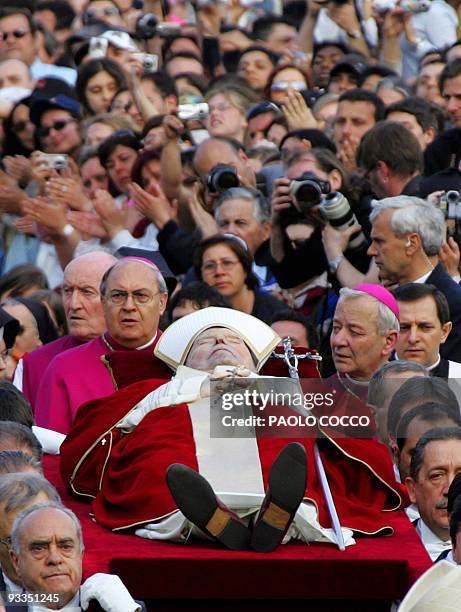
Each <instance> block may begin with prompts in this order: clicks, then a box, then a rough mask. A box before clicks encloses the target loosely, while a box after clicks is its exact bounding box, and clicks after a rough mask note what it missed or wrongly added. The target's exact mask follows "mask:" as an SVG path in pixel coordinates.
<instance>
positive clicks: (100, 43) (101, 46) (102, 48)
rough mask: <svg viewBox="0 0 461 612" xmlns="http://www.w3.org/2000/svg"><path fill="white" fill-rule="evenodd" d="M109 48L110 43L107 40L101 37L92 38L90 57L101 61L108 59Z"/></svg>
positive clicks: (89, 50)
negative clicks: (102, 58)
mask: <svg viewBox="0 0 461 612" xmlns="http://www.w3.org/2000/svg"><path fill="white" fill-rule="evenodd" d="M108 46H109V41H108V40H107V39H106V38H101V37H100V36H92V37H91V38H90V46H89V49H88V55H89V56H90V57H91V58H92V59H100V58H101V57H106V53H107V47H108Z"/></svg>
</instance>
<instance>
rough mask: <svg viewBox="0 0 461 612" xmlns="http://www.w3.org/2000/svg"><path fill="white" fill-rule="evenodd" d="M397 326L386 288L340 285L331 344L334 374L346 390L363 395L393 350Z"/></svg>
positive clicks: (396, 311)
mask: <svg viewBox="0 0 461 612" xmlns="http://www.w3.org/2000/svg"><path fill="white" fill-rule="evenodd" d="M399 328H400V326H399V309H398V306H397V302H396V301H395V298H394V297H393V296H392V294H391V293H390V292H389V291H387V289H385V288H384V287H380V286H379V285H372V284H363V285H357V286H356V287H355V288H354V289H348V288H343V289H341V291H340V293H339V300H338V303H337V305H336V310H335V313H334V316H333V330H332V333H331V338H330V344H331V351H332V356H333V361H334V364H335V367H336V374H335V375H334V377H335V378H336V379H337V380H338V381H339V383H340V384H341V385H342V386H343V387H344V388H345V389H346V390H348V391H349V392H350V393H352V394H354V393H355V394H357V395H358V396H359V397H362V396H363V394H364V392H366V389H367V386H368V382H369V380H370V378H371V377H372V375H373V374H374V372H375V371H376V370H378V369H379V368H380V367H381V366H382V365H384V364H385V363H386V361H387V360H388V359H389V357H390V355H391V353H392V351H393V350H394V347H395V344H396V342H397V337H398V334H399Z"/></svg>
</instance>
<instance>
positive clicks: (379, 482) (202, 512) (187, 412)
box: [61, 308, 400, 551]
mask: <svg viewBox="0 0 461 612" xmlns="http://www.w3.org/2000/svg"><path fill="white" fill-rule="evenodd" d="M279 340H280V338H279V337H278V336H277V335H276V334H275V332H274V331H273V330H271V329H270V328H269V327H268V326H266V325H265V324H264V323H263V322H261V321H259V320H257V319H255V318H254V317H251V316H250V315H247V314H245V313H242V312H238V311H234V310H232V309H222V308H205V309H203V310H200V311H197V312H195V313H192V314H190V315H187V316H185V317H182V318H181V319H179V320H178V321H176V322H175V323H173V324H172V325H171V326H170V327H169V328H168V329H167V330H166V331H165V332H164V334H163V335H162V337H161V339H160V341H159V343H158V344H157V346H156V349H155V354H156V355H157V356H158V357H159V358H160V359H162V360H163V361H164V362H166V363H168V364H169V365H170V366H171V367H172V368H174V369H175V370H176V375H175V377H174V378H173V379H172V380H171V381H170V382H169V383H166V384H163V385H160V386H159V381H152V380H151V381H144V382H142V383H136V384H134V385H131V386H130V387H128V388H127V389H122V390H121V391H119V392H117V393H116V394H114V395H113V396H112V397H110V398H104V400H100V401H99V402H96V403H95V402H93V403H92V404H88V405H87V406H84V407H82V408H81V409H80V411H79V413H78V415H77V418H76V421H75V423H74V426H73V429H72V431H71V433H70V434H69V436H68V437H67V439H66V441H65V443H64V445H63V446H62V447H61V473H62V477H63V479H64V481H65V482H69V478H70V477H71V476H72V488H73V491H74V493H77V494H79V493H84V492H86V494H90V495H95V497H96V498H95V500H94V502H93V511H94V514H95V517H96V520H97V521H98V522H99V523H101V524H102V525H104V526H106V527H109V528H111V529H127V528H133V527H138V531H137V534H138V535H140V536H143V537H148V538H152V539H178V538H179V539H180V538H181V537H182V535H183V534H184V533H185V532H188V527H187V524H186V522H185V518H184V515H185V516H187V517H188V518H189V519H191V520H192V522H193V523H194V524H196V525H198V526H199V527H200V529H201V530H202V531H205V532H206V533H207V534H209V535H210V534H211V535H212V536H213V537H214V538H215V539H217V540H219V541H220V542H222V543H223V544H225V545H226V546H228V547H230V548H245V547H246V546H248V542H251V545H252V547H253V548H255V549H256V550H261V551H263V550H264V551H267V550H271V549H272V548H274V547H275V546H276V545H277V544H278V543H280V541H281V539H282V537H283V534H284V532H285V530H286V529H287V528H288V526H289V524H290V522H291V520H292V519H293V516H294V515H295V518H294V521H295V523H294V529H295V531H294V533H296V534H298V535H299V537H301V538H302V539H309V538H314V539H315V538H316V537H317V538H320V539H322V541H327V540H329V541H332V539H331V538H330V537H329V536H328V535H327V534H326V532H325V531H324V529H323V528H322V526H326V525H329V524H330V522H329V518H328V510H327V506H326V503H325V498H324V496H323V494H322V486H321V483H320V481H319V477H318V472H317V471H316V469H315V459H314V454H313V453H314V450H313V447H314V443H315V440H314V439H312V438H310V439H309V438H304V439H303V446H304V449H305V451H306V453H307V456H308V461H307V482H308V488H307V490H308V493H307V496H308V497H309V499H311V500H315V506H316V509H315V511H314V507H313V506H312V505H310V504H309V503H306V504H304V503H303V504H301V506H300V507H299V509H298V512H297V513H296V506H297V503H298V501H299V498H298V493H299V483H300V482H301V480H302V472H303V470H302V469H300V466H302V464H303V458H302V457H303V453H302V451H301V450H300V448H299V446H298V445H295V446H294V447H292V446H291V445H288V446H287V443H288V442H289V440H287V439H283V438H274V437H273V438H264V437H258V439H257V440H256V438H255V437H245V438H244V437H231V436H229V437H220V438H215V437H212V435H211V430H210V402H212V401H213V395H215V394H213V392H212V389H213V385H211V388H210V380H214V379H217V380H218V381H219V380H220V379H222V378H223V377H224V378H226V377H228V376H230V377H231V381H233V382H232V384H234V383H235V385H236V389H239V388H242V385H246V384H247V383H249V382H250V381H249V380H247V381H246V382H245V379H249V378H255V377H256V375H255V374H254V372H255V371H257V370H259V369H260V368H261V367H262V365H263V364H264V363H265V361H266V360H267V359H268V357H269V356H270V354H271V352H272V350H273V348H274V347H275V346H276V345H277V343H278V342H279ZM232 377H234V378H232ZM218 384H219V383H218ZM152 389H153V390H152ZM151 390H152V391H151ZM148 391H151V392H150V393H148V394H147V395H146V393H147V392H148ZM220 393H221V394H222V391H221V392H220ZM90 407H91V431H90V429H89V428H88V423H89V421H88V417H89V414H90V413H89V412H88V409H89V408H90ZM216 410H218V409H216ZM212 414H216V413H215V412H213V413H212ZM218 414H219V413H218ZM121 432H123V433H124V434H125V435H122V436H121ZM95 440H99V441H101V444H98V445H97V446H96V445H95V444H94V442H95ZM109 440H112V446H111V445H110V444H107V442H108V441H109ZM335 442H336V443H337V444H331V446H330V442H329V438H325V439H324V440H323V441H322V451H321V452H322V457H323V460H324V465H325V470H326V473H327V477H328V478H329V479H330V486H331V487H332V489H333V490H334V492H335V502H336V504H337V505H338V506H339V507H340V510H339V514H340V516H341V520H342V523H343V525H344V526H347V527H349V528H351V529H359V530H360V531H362V530H363V531H364V532H367V533H378V532H381V530H382V529H383V527H384V524H383V522H382V518H383V514H382V512H381V510H382V509H383V508H384V507H387V508H388V509H392V508H395V507H398V505H399V503H400V502H399V500H396V498H395V496H394V495H395V492H396V487H395V479H394V476H393V471H392V465H391V463H390V458H389V454H388V451H387V449H385V447H384V446H382V445H379V444H377V443H376V442H375V441H373V440H356V439H341V440H336V441H335ZM338 445H339V446H338ZM109 446H111V448H112V449H113V452H112V451H111V449H109ZM90 447H91V449H93V451H94V452H92V451H91V450H90V452H88V450H89V449H90ZM338 447H339V449H340V450H339V453H338V454H337V455H336V456H335V459H334V461H333V462H332V463H329V453H330V452H333V453H336V450H334V449H338ZM346 449H347V450H346ZM153 452H154V453H155V460H154V459H153V455H152V453H153ZM94 453H95V454H94ZM279 453H280V454H279ZM343 453H344V454H343ZM277 455H279V457H278V459H277ZM359 455H360V456H361V461H359V462H358V463H356V464H355V467H354V469H353V470H352V469H351V465H352V464H350V463H349V460H350V457H358V456H359ZM94 460H96V462H97V463H98V464H99V465H101V466H102V465H104V466H105V467H104V472H105V473H104V478H103V486H102V490H100V491H98V484H97V483H98V482H100V480H99V479H100V478H101V477H102V472H100V471H99V470H95V469H94V465H95V463H94V462H93V461H94ZM100 460H101V461H100ZM90 463H91V466H90ZM173 463H180V464H182V466H181V467H175V468H171V469H170V470H169V468H170V466H171V465H172V464H173ZM333 463H334V465H335V469H336V472H335V473H334V470H333V469H332V466H333ZM354 463H355V462H354ZM370 464H373V467H371V468H369V466H370ZM184 466H187V467H188V468H192V470H194V471H197V472H199V474H200V476H201V477H203V478H205V479H206V480H207V481H208V482H209V485H208V484H207V483H206V482H203V480H202V479H201V478H200V477H198V476H195V475H194V474H191V471H190V469H187V468H186V467H184ZM287 466H288V471H290V469H292V470H293V474H294V473H295V472H296V473H297V475H296V476H294V478H293V482H292V484H291V485H290V486H289V487H288V486H287V487H285V486H283V485H284V483H285V484H286V483H287V482H288V481H289V480H290V478H288V477H287V474H286V469H285V468H287ZM338 466H340V467H339V469H337V468H338ZM76 468H77V469H76ZM271 468H272V469H271ZM274 470H275V471H274ZM357 470H358V471H357ZM167 471H168V485H169V490H168V488H167V485H166V482H165V474H166V472H167ZM269 473H270V475H269ZM300 474H301V475H300ZM376 474H380V475H381V476H380V478H378V479H376V480H375V476H376ZM267 479H269V482H270V487H269V489H270V490H269V492H268V496H269V497H266V502H268V503H263V506H262V510H261V514H260V517H259V519H260V520H259V521H258V520H257V527H258V528H257V530H256V534H257V540H258V542H255V540H254V538H253V536H250V535H248V534H247V537H245V536H244V535H242V534H241V533H240V536H239V537H238V538H236V539H237V542H236V541H235V540H234V539H233V538H231V539H230V540H229V539H228V538H227V535H226V534H227V530H226V527H227V526H229V529H230V530H231V531H232V530H233V529H234V528H235V529H236V530H238V531H239V532H241V525H240V523H239V526H237V525H236V522H238V521H237V519H235V517H234V518H233V519H230V518H229V517H230V516H231V515H230V514H229V511H228V510H227V509H224V510H223V511H224V514H225V516H223V515H222V514H221V513H220V512H218V513H217V514H216V510H217V508H218V506H219V507H220V508H222V506H221V505H220V503H219V502H218V501H217V499H216V496H215V493H214V491H216V492H217V493H216V495H219V497H220V499H221V500H222V501H223V502H224V503H228V504H229V505H230V507H231V508H234V509H237V508H240V509H242V507H243V506H245V507H246V508H247V509H250V510H251V511H257V510H258V508H259V506H260V504H261V502H262V501H263V499H264V482H266V481H267ZM279 479H280V481H279ZM272 480H276V481H278V482H279V484H277V483H274V486H272ZM122 483H123V484H122ZM365 483H367V484H365ZM383 483H386V485H385V486H384V488H383ZM279 485H282V486H279ZM210 486H211V487H212V488H211V489H210ZM368 486H370V487H371V489H368ZM292 487H293V488H294V492H293V488H292ZM397 487H398V486H397ZM184 490H185V493H181V491H184ZM213 490H214V491H213ZM370 490H372V491H373V493H372V495H371V496H370V497H368V494H367V493H365V491H370ZM172 495H173V497H174V498H175V500H176V503H175V502H174V501H173V499H172ZM285 495H286V498H285ZM193 500H196V502H197V507H196V508H194V507H193V506H194V502H193ZM359 500H360V501H359ZM394 502H397V503H396V504H394ZM271 503H272V505H271ZM356 503H359V504H360V507H361V511H360V512H359V513H358V514H356V516H355V518H354V516H353V513H351V511H352V510H353V508H354V506H355V504H356ZM242 504H243V505H242ZM389 504H390V505H389ZM268 507H271V513H269V515H267V508H268ZM178 508H180V509H181V510H182V513H179V512H177V509H178ZM378 508H379V510H378ZM377 510H378V512H377ZM197 512H198V514H197ZM312 512H313V513H314V514H313V515H312ZM317 512H318V515H317ZM295 513H296V514H295ZM213 516H214V517H215V519H216V520H213V521H211V517H213ZM317 516H318V518H317ZM164 519H165V520H164ZM261 519H262V522H263V523H268V524H269V527H268V531H269V534H270V537H268V538H267V539H266V538H264V537H262V538H261V540H262V542H261V541H260V540H259V536H260V535H261V530H260V523H261ZM210 521H211V523H210ZM221 521H222V522H221ZM274 523H276V524H277V525H278V528H276V531H275V533H274V530H273V527H274ZM359 523H360V524H361V525H360V526H359ZM220 524H222V527H223V529H222V531H221V530H220V529H219V525H220ZM255 537H256V536H255ZM325 537H326V538H327V540H325Z"/></svg>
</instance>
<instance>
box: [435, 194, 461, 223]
mask: <svg viewBox="0 0 461 612" xmlns="http://www.w3.org/2000/svg"><path fill="white" fill-rule="evenodd" d="M439 208H440V210H441V211H442V212H443V214H444V215H445V219H456V220H458V219H461V196H460V193H459V191H455V190H454V189H451V190H450V191H445V193H444V194H443V195H442V197H441V198H440V202H439Z"/></svg>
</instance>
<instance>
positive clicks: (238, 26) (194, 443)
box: [0, 0, 461, 612]
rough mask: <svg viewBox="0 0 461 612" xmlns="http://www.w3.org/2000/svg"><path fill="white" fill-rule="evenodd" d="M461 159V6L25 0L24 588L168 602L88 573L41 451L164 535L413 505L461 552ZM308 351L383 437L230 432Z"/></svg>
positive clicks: (407, 1) (113, 508) (4, 59)
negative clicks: (227, 425) (246, 388)
mask: <svg viewBox="0 0 461 612" xmlns="http://www.w3.org/2000/svg"><path fill="white" fill-rule="evenodd" d="M460 164H461V4H460V3H459V1H458V0H285V1H284V2H280V1H279V0H164V1H162V0H82V1H80V0H14V1H12V0H0V210H1V213H2V216H1V224H0V510H1V512H0V536H1V539H0V566H1V573H0V591H2V592H6V593H9V594H11V595H14V594H22V593H29V594H33V593H35V594H38V593H42V594H43V593H49V594H50V598H51V594H53V593H59V594H60V597H61V599H60V600H59V601H52V600H51V599H49V600H47V601H42V602H38V601H34V602H32V600H31V599H29V600H27V601H26V604H25V609H27V605H29V606H30V607H29V609H30V610H32V609H33V605H35V604H39V603H40V605H42V606H44V607H45V608H46V607H48V608H53V609H56V608H58V609H87V608H88V606H90V607H89V608H88V609H91V605H93V604H94V601H93V600H95V599H96V600H97V601H98V602H99V606H101V607H102V608H103V609H105V610H108V611H109V610H112V611H113V612H131V611H133V612H134V610H139V609H144V607H143V606H144V604H143V603H142V602H137V601H136V600H134V599H133V598H132V597H131V595H130V594H129V593H128V591H127V590H126V588H125V587H124V586H123V584H122V583H121V581H120V579H119V578H118V577H117V576H109V575H104V574H97V575H95V576H93V577H90V578H89V579H88V580H86V581H85V582H83V583H82V555H83V548H84V546H83V539H82V530H81V527H80V524H79V520H78V518H77V517H76V516H75V515H74V514H73V513H72V511H71V510H69V509H68V508H66V507H65V506H64V505H63V503H62V502H61V500H60V497H59V495H58V492H57V491H56V489H55V488H54V487H53V485H52V484H51V483H49V482H48V481H47V480H46V478H45V476H46V472H45V475H44V470H43V466H42V455H43V453H47V454H54V455H59V461H60V462H61V474H62V476H63V479H64V484H65V485H66V486H69V481H70V480H71V479H72V493H73V494H77V495H80V496H86V497H87V498H88V495H91V496H92V497H94V500H93V502H92V508H91V511H92V512H93V515H94V517H95V520H96V521H97V522H99V523H100V524H101V525H103V526H104V527H107V528H109V529H116V530H128V531H130V532H132V533H135V534H136V536H139V537H144V538H149V539H152V540H155V539H167V538H168V539H171V540H175V541H183V540H187V539H188V538H189V535H190V533H191V530H192V533H193V534H194V535H197V534H202V536H203V533H205V534H206V535H207V536H208V537H209V538H211V539H214V540H216V541H218V542H219V543H220V544H222V545H224V546H225V547H227V548H231V549H238V550H240V549H242V550H246V549H253V550H256V551H261V552H269V551H271V550H274V549H275V548H276V547H277V546H278V545H279V544H281V543H282V541H283V542H286V541H287V540H289V539H299V540H302V541H313V540H318V541H322V542H330V543H336V544H340V542H343V543H344V545H345V546H349V545H353V543H354V537H356V535H357V533H361V534H364V533H365V534H375V535H376V534H385V533H389V530H390V529H391V528H390V526H389V524H388V522H387V520H386V519H385V518H384V517H387V515H388V512H387V511H388V510H396V511H397V510H404V511H405V512H406V513H407V515H408V519H409V521H411V522H412V523H413V525H414V528H415V533H416V534H417V536H418V537H419V538H420V539H421V541H422V543H423V545H424V547H425V548H426V550H427V553H428V555H429V556H430V558H431V560H432V561H434V562H438V561H439V560H440V559H445V560H446V561H448V562H450V563H452V564H454V565H456V564H461V536H460V534H461V501H460V500H461V498H458V494H459V493H460V492H461V476H459V474H460V473H461V408H460V406H461V404H460V393H461V385H460V383H459V381H458V380H457V379H458V378H461V287H460V281H461V266H460V259H461V256H460V249H461V166H460ZM287 338H289V339H290V343H291V344H290V346H289V347H288V346H287V342H286V339H287ZM284 350H285V351H289V350H293V351H294V352H295V353H296V352H297V353H304V354H306V352H307V354H308V358H306V359H302V360H300V362H299V363H300V375H302V374H303V371H308V373H309V375H310V376H313V377H321V378H322V380H323V381H325V383H326V384H328V385H330V387H331V388H333V389H335V392H336V391H341V393H342V394H343V397H344V398H345V399H344V401H343V403H342V404H341V405H340V406H336V407H335V411H334V413H335V414H337V415H340V416H342V417H344V416H346V417H350V416H351V415H352V414H355V413H357V414H359V413H360V415H362V416H365V417H366V418H368V417H369V427H368V428H367V433H366V434H364V433H363V432H362V433H361V435H360V436H359V437H357V436H354V435H353V434H352V433H351V431H350V430H347V431H341V432H340V433H341V435H339V437H335V435H336V434H338V432H336V434H335V433H332V432H331V431H329V430H326V429H325V430H319V431H317V434H316V435H315V436H311V437H309V438H305V439H302V440H300V441H299V442H291V443H289V442H290V441H289V440H288V441H287V440H286V439H284V438H283V436H282V437H280V436H279V437H276V438H274V439H272V438H262V439H261V440H258V442H256V439H254V438H253V439H251V438H250V439H247V438H242V439H240V438H233V439H226V440H224V441H223V440H221V439H218V440H217V439H213V437H212V436H210V430H209V428H210V423H209V419H210V413H209V406H210V401H212V400H213V392H212V391H210V387H211V389H214V388H215V387H214V385H215V384H216V381H217V382H219V384H224V383H223V381H224V382H225V381H226V380H227V379H228V378H230V379H234V378H250V379H251V378H257V377H259V376H265V375H266V376H268V375H271V376H272V375H274V372H275V371H276V375H277V376H288V373H290V374H291V375H292V376H293V370H292V365H291V364H292V362H290V368H291V369H287V370H285V371H284V370H283V368H282V369H280V368H275V370H274V369H271V368H273V367H274V363H275V361H277V360H276V359H275V357H273V351H278V353H279V355H280V354H283V351H284ZM278 362H279V365H281V364H282V362H283V359H282V360H280V359H279V360H278ZM303 368H307V370H303ZM237 387H238V385H237ZM165 428H167V431H168V435H167V436H165V435H164V431H165ZM184 431H187V432H190V435H189V434H188V435H187V436H186V435H185V434H184ZM106 436H110V441H111V443H110V444H108V445H107V446H104V444H105V442H106ZM108 439H109V438H107V440H108ZM333 439H334V443H333ZM178 440H180V444H179V442H178ZM101 441H102V442H101ZM99 442H101V444H99ZM178 448H180V449H181V452H179V450H178ZM95 449H96V450H95ZM153 449H154V450H155V453H157V454H156V455H155V458H154V457H153V455H152V453H153V452H154V450H153ZM107 452H110V453H111V454H107V455H106V454H105V453H107ZM94 453H101V455H100V456H99V455H98V462H97V465H98V466H101V470H102V471H98V469H99V468H98V469H94V465H95V463H94ZM318 457H320V461H322V462H323V469H324V471H325V475H326V478H327V481H329V483H330V487H331V493H332V496H333V500H334V503H335V504H336V507H337V510H338V515H339V518H340V527H339V528H335V529H334V530H332V527H334V525H333V523H334V521H333V519H332V510H331V507H330V505H329V503H328V502H327V500H326V495H325V490H324V483H323V481H322V480H321V478H319V473H318V470H316V466H317V467H318V465H317V463H316V462H317V461H318ZM103 476H104V479H103ZM101 482H103V483H104V486H100V483H101ZM120 482H124V483H126V486H125V487H124V489H123V494H122V495H121V494H120ZM265 482H269V489H268V490H266V489H265V487H264V483H265ZM133 483H136V486H132V484H133ZM139 483H142V486H141V487H140V486H139ZM55 484H56V483H55ZM230 491H233V492H234V493H235V494H240V495H250V497H251V503H250V502H249V503H248V507H247V508H246V511H245V513H244V514H245V515H246V517H247V519H246V520H242V518H241V517H239V516H237V514H235V513H234V511H237V510H238V511H239V514H242V512H241V510H242V508H241V507H239V508H236V507H235V498H234V497H232V496H231V497H230V498H229V496H227V497H226V495H225V494H224V495H222V493H223V492H227V493H228V492H230ZM225 504H227V505H225ZM358 508H360V512H358V511H357V509H358ZM384 511H385V512H384ZM251 515H253V517H254V518H253V519H251V520H250V522H249V521H248V517H249V516H251ZM57 567H60V568H64V569H63V571H62V572H56V571H54V570H56V568H57ZM11 601H13V600H11ZM17 601H19V600H17ZM91 602H93V603H91ZM22 603H24V600H23V602H22ZM4 605H5V607H6V610H8V609H10V608H9V607H8V602H6V601H5V602H4ZM0 609H1V605H0ZM40 609H42V608H40Z"/></svg>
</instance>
